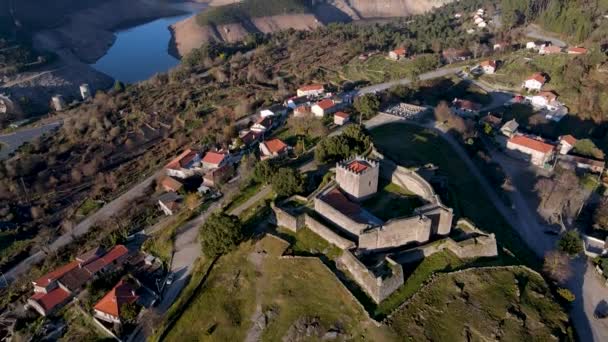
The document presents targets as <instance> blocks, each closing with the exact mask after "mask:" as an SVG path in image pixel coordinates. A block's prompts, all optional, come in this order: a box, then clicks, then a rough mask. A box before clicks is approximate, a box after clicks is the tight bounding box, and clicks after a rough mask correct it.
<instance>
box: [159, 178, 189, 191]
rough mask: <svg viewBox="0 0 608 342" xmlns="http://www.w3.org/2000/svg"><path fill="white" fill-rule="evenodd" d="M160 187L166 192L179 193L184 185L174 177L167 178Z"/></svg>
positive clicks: (161, 182)
mask: <svg viewBox="0 0 608 342" xmlns="http://www.w3.org/2000/svg"><path fill="white" fill-rule="evenodd" d="M160 186H161V187H162V188H163V190H164V191H166V192H178V191H179V190H181V188H182V187H183V186H184V184H182V182H180V181H178V180H177V179H175V178H173V177H170V176H166V177H163V179H162V180H161V181H160Z"/></svg>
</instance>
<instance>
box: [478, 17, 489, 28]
mask: <svg viewBox="0 0 608 342" xmlns="http://www.w3.org/2000/svg"><path fill="white" fill-rule="evenodd" d="M487 26H488V23H486V22H485V21H483V19H482V21H481V22H479V23H477V27H479V28H484V27H487Z"/></svg>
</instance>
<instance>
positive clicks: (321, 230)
mask: <svg viewBox="0 0 608 342" xmlns="http://www.w3.org/2000/svg"><path fill="white" fill-rule="evenodd" d="M304 224H305V226H306V227H308V229H310V230H312V231H313V232H315V233H316V234H317V235H319V236H320V237H322V238H324V239H325V240H327V242H329V243H332V244H334V245H336V246H338V248H340V249H350V248H354V247H355V246H356V244H355V243H354V242H353V241H351V240H348V239H345V238H343V237H341V236H340V235H338V234H336V233H334V231H333V230H331V229H330V228H328V227H327V226H325V225H324V224H322V223H321V222H319V221H317V220H315V219H314V218H313V217H312V216H310V215H308V214H305V215H304Z"/></svg>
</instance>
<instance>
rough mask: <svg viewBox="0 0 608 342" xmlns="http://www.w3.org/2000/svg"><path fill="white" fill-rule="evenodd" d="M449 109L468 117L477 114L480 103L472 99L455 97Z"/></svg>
mask: <svg viewBox="0 0 608 342" xmlns="http://www.w3.org/2000/svg"><path fill="white" fill-rule="evenodd" d="M451 109H452V112H454V113H455V114H456V115H459V116H462V117H465V118H470V117H475V116H477V115H479V110H480V109H481V105H480V104H479V103H475V102H473V101H469V100H464V99H458V98H455V99H454V101H452V108H451Z"/></svg>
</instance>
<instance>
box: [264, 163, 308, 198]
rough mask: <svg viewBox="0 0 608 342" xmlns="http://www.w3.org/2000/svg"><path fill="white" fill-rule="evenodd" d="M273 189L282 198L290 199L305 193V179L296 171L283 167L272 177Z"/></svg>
mask: <svg viewBox="0 0 608 342" xmlns="http://www.w3.org/2000/svg"><path fill="white" fill-rule="evenodd" d="M272 189H273V190H274V192H275V193H276V194H277V195H279V196H280V197H288V196H291V195H293V194H297V193H300V192H302V191H304V179H303V178H302V175H301V174H300V173H299V172H297V171H296V170H294V169H292V168H287V167H283V168H280V169H279V171H278V172H277V174H276V175H275V176H273V177H272Z"/></svg>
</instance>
